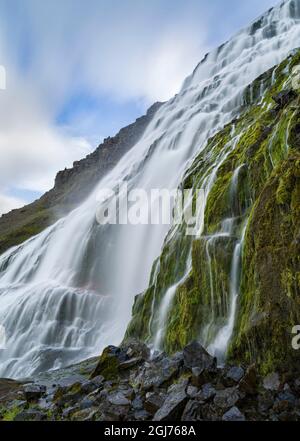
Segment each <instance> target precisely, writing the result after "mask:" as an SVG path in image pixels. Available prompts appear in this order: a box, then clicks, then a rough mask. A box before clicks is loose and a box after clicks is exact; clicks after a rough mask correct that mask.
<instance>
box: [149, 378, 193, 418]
mask: <svg viewBox="0 0 300 441" xmlns="http://www.w3.org/2000/svg"><path fill="white" fill-rule="evenodd" d="M185 389H186V386H185V385H182V384H177V385H174V387H173V388H172V390H171V391H170V394H168V395H167V398H166V400H165V401H164V404H163V405H162V407H161V408H160V409H159V410H158V411H157V412H156V414H155V415H154V418H153V421H179V420H180V419H181V416H182V413H183V411H184V408H185V406H186V403H187V401H188V397H187V394H186V392H185Z"/></svg>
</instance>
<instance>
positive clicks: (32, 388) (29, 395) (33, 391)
mask: <svg viewBox="0 0 300 441" xmlns="http://www.w3.org/2000/svg"><path fill="white" fill-rule="evenodd" d="M45 392H46V387H45V386H39V385H36V384H29V385H27V386H25V388H24V397H25V399H26V401H37V400H39V399H40V398H41V397H42V396H43V395H44V394H45Z"/></svg>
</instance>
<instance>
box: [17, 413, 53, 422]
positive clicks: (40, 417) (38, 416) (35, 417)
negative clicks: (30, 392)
mask: <svg viewBox="0 0 300 441" xmlns="http://www.w3.org/2000/svg"><path fill="white" fill-rule="evenodd" d="M46 419H47V415H45V414H44V413H43V412H39V411H37V410H24V411H23V412H20V413H18V414H17V415H16V416H15V418H14V421H44V420H46Z"/></svg>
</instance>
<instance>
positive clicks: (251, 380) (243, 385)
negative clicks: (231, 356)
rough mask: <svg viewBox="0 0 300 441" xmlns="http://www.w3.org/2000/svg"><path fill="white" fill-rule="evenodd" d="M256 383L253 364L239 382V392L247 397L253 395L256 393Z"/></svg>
mask: <svg viewBox="0 0 300 441" xmlns="http://www.w3.org/2000/svg"><path fill="white" fill-rule="evenodd" d="M257 383H258V380H257V373H256V367H255V365H254V364H253V365H251V366H250V367H249V368H248V369H247V371H246V373H245V376H244V377H243V378H242V379H241V381H240V382H239V390H240V391H242V392H244V393H246V394H249V395H255V394H256V393H257Z"/></svg>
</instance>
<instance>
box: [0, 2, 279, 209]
mask: <svg viewBox="0 0 300 441" xmlns="http://www.w3.org/2000/svg"><path fill="white" fill-rule="evenodd" d="M274 4H276V1H275V2H274V0H251V2H249V1H240V0H239V1H238V0H226V1H225V0H151V1H146V0H85V1H84V0H43V1H42V0H0V65H3V66H4V67H5V69H6V75H7V89H6V90H5V91H1V90H0V213H2V212H5V211H7V210H9V209H11V208H12V207H17V206H21V205H23V204H24V203H27V202H30V201H32V200H34V199H35V198H37V197H38V196H39V195H40V194H41V193H42V192H44V191H46V190H48V189H50V188H51V187H52V185H53V181H54V177H55V174H56V172H57V171H58V170H60V169H62V168H64V167H66V166H70V165H71V164H72V162H73V161H74V160H77V159H79V158H81V157H84V156H85V155H86V154H87V153H89V152H90V151H91V150H93V149H94V148H95V147H96V146H97V145H98V144H99V143H100V141H101V140H102V139H103V138H104V137H107V136H109V135H114V134H115V133H116V132H117V131H118V130H119V129H120V128H121V127H123V126H124V125H126V124H128V123H130V122H132V121H133V120H135V119H136V118H137V117H138V116H140V115H141V114H142V113H143V112H144V111H145V110H146V108H147V107H149V106H150V105H151V104H152V103H153V102H154V101H158V100H160V101H162V100H166V99H168V98H170V97H171V96H172V95H174V94H175V93H176V92H177V91H178V90H179V88H180V86H181V84H182V82H183V80H184V78H185V77H186V76H187V75H188V74H190V73H191V71H192V70H193V69H194V67H195V65H196V64H197V63H198V62H199V61H200V59H201V58H202V57H203V55H204V54H205V53H206V52H208V51H209V50H210V49H212V48H213V47H215V46H218V45H219V44H221V43H223V42H224V41H225V40H227V39H228V38H230V36H232V35H233V34H235V33H236V32H237V31H238V30H239V29H240V28H242V27H244V26H246V25H248V24H249V22H250V21H252V20H254V19H255V18H256V17H257V16H258V15H260V14H261V13H263V12H264V11H265V10H267V9H268V8H269V7H271V6H273V5H274Z"/></svg>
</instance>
